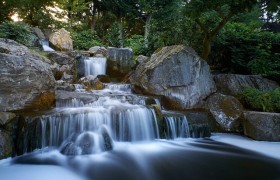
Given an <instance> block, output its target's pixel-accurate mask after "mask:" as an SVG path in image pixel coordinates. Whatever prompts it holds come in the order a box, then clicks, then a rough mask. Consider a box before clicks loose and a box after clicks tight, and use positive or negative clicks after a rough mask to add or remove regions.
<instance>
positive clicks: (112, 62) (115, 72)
mask: <svg viewBox="0 0 280 180" xmlns="http://www.w3.org/2000/svg"><path fill="white" fill-rule="evenodd" d="M134 65H135V62H134V61H133V52H132V49H130V48H113V47H109V48H108V49H107V73H108V75H109V76H112V77H114V76H123V75H125V74H127V73H129V72H130V71H131V70H132V68H133V67H134Z"/></svg>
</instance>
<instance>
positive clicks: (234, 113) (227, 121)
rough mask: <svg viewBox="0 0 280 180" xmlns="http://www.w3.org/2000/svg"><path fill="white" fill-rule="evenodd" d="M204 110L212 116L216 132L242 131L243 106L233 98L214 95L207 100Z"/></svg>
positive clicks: (218, 94)
mask: <svg viewBox="0 0 280 180" xmlns="http://www.w3.org/2000/svg"><path fill="white" fill-rule="evenodd" d="M206 108H207V109H209V111H210V112H211V114H212V115H213V117H214V120H215V122H216V125H217V129H218V130H220V131H223V132H241V131H242V115H243V106H242V104H241V103H240V102H239V101H238V100H237V99H236V98H235V97H233V96H228V95H224V94H220V93H215V94H213V95H211V96H210V97H209V98H208V99H207V101H206Z"/></svg>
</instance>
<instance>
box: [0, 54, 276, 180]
mask: <svg viewBox="0 0 280 180" xmlns="http://www.w3.org/2000/svg"><path fill="white" fill-rule="evenodd" d="M105 67H106V59H105V58H88V59H86V60H85V70H86V72H85V74H86V75H98V74H105ZM74 86H75V89H76V90H75V91H74V92H66V91H57V92H56V96H57V101H56V108H55V109H53V110H51V111H50V112H47V113H45V114H44V115H41V116H35V117H33V118H30V119H29V120H30V122H33V123H37V126H36V127H38V128H37V129H36V128H32V127H31V128H29V129H31V130H32V131H33V132H34V133H35V138H36V142H33V141H34V140H33V139H31V140H29V141H28V140H26V138H28V137H29V136H31V135H32V133H30V134H27V135H24V138H25V139H24V140H23V142H24V143H25V145H24V148H23V149H26V150H28V151H32V150H34V151H33V152H32V153H30V154H26V155H23V156H19V157H17V158H14V159H12V160H11V162H12V163H16V164H17V165H10V166H5V168H1V167H3V164H5V162H4V163H1V161H0V174H1V178H2V177H3V178H4V179H19V178H20V179H21V180H27V179H28V180H29V179H44V178H45V179H52V180H55V179H57V180H58V179H63V178H66V179H76V180H77V179H97V180H104V179H106V180H107V179H108V180H110V179H112V180H118V179H132V180H142V179H146V180H156V179H162V180H170V179H175V180H176V179H207V178H209V179H279V178H280V175H279V172H280V163H279V161H278V160H275V159H272V158H269V157H266V156H263V155H261V154H257V153H254V152H251V151H247V150H244V149H241V148H237V147H235V146H230V145H227V144H223V143H219V142H216V141H213V140H210V139H191V138H188V137H191V136H192V135H194V134H195V135H197V134H198V135H199V134H202V135H203V134H205V133H204V132H203V129H204V126H205V125H202V126H201V127H200V126H198V127H195V128H194V127H191V126H190V127H189V122H188V120H189V121H190V120H191V119H188V118H187V116H186V115H185V114H182V113H178V112H170V111H162V110H161V103H160V99H159V98H157V97H147V96H140V95H135V94H133V93H132V88H133V86H132V85H130V84H113V83H108V84H104V89H103V90H94V91H86V90H85V89H84V88H83V86H82V85H78V84H75V85H74ZM155 107H156V108H155ZM158 111H160V114H159V112H158ZM25 121H27V119H26V120H25ZM24 129H25V128H22V130H23V131H24ZM26 129H28V128H26ZM34 129H35V131H34ZM199 137H200V136H199ZM33 138H34V137H33ZM38 139H40V140H38ZM37 140H38V141H37ZM30 144H31V145H33V144H35V145H34V147H32V148H28V147H27V146H28V145H30ZM38 149H39V150H38ZM22 153H27V151H23V152H22ZM279 159H280V156H279ZM8 161H9V160H8ZM19 164H25V165H24V166H21V165H19ZM26 164H40V167H42V169H43V170H42V169H40V168H39V166H34V165H32V166H28V165H26ZM252 164H253V166H251V165H252ZM50 165H60V166H62V167H66V168H68V169H70V170H71V171H74V172H77V174H78V176H79V177H77V176H76V175H73V174H71V173H70V172H65V171H63V170H61V169H56V171H54V169H52V168H54V167H53V166H50ZM227 165H228V166H227ZM55 167H56V168H57V166H55ZM227 167H229V168H227ZM22 169H24V170H22ZM15 171H16V172H17V173H14V172H15ZM46 172H48V173H46ZM236 172H239V173H236ZM250 172H253V173H250ZM52 174H55V176H51V175H52ZM67 175H68V176H67Z"/></svg>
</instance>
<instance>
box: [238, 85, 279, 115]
mask: <svg viewBox="0 0 280 180" xmlns="http://www.w3.org/2000/svg"><path fill="white" fill-rule="evenodd" d="M241 99H242V101H243V102H244V103H245V106H247V107H248V108H250V109H253V110H257V111H265V112H280V88H277V89H275V90H273V91H267V92H262V91H260V90H258V89H255V88H252V87H247V88H245V89H244V90H243V92H242V93H241Z"/></svg>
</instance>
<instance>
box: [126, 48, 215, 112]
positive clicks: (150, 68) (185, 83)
mask: <svg viewBox="0 0 280 180" xmlns="http://www.w3.org/2000/svg"><path fill="white" fill-rule="evenodd" d="M129 80H130V82H131V83H133V84H135V85H137V86H139V87H140V88H141V89H142V90H144V92H146V93H149V94H155V95H163V96H164V97H165V98H166V100H167V102H166V103H165V105H166V106H168V105H169V106H173V107H171V108H181V109H185V108H193V107H195V106H197V105H198V104H199V103H200V101H202V100H203V99H204V98H206V97H207V96H209V95H210V94H211V93H213V92H215V90H216V87H215V84H214V81H213V79H212V76H211V74H210V71H209V66H208V64H207V63H206V62H205V61H204V60H203V59H201V58H200V57H199V56H198V55H197V54H196V52H195V51H194V50H193V49H191V48H190V47H186V46H169V47H164V48H162V49H161V50H160V51H159V52H156V53H154V54H153V55H152V57H151V58H150V59H149V60H147V61H145V62H143V63H141V64H140V65H139V66H138V67H137V68H136V70H135V72H134V73H133V74H132V75H131V76H130V78H129Z"/></svg>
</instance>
